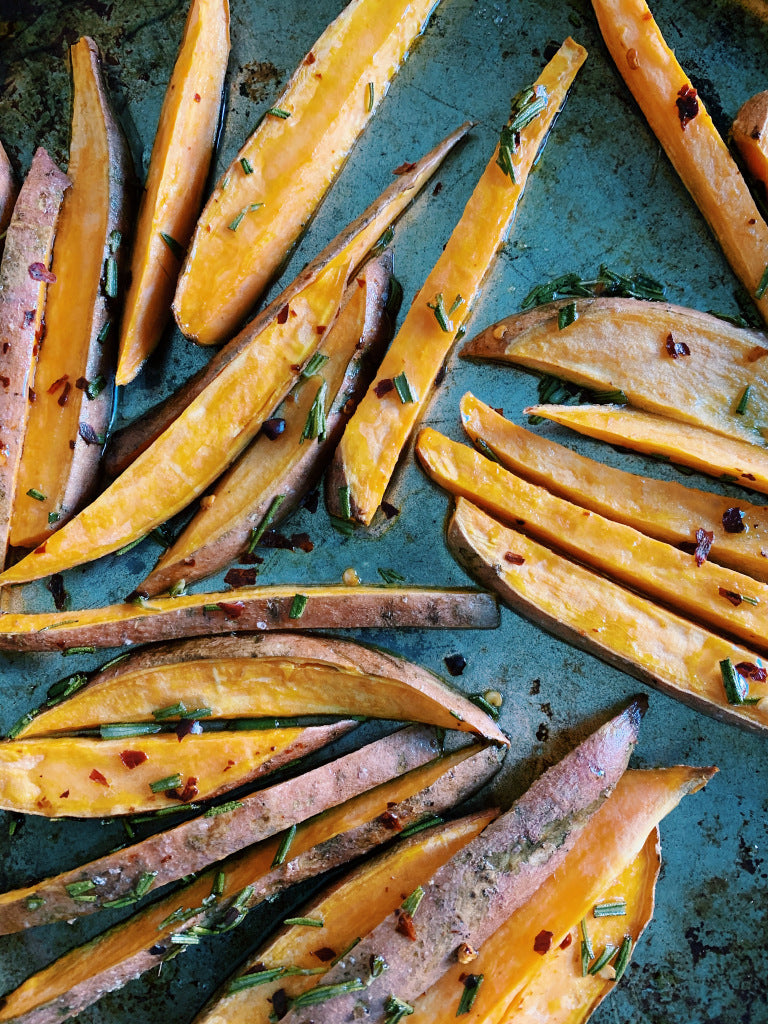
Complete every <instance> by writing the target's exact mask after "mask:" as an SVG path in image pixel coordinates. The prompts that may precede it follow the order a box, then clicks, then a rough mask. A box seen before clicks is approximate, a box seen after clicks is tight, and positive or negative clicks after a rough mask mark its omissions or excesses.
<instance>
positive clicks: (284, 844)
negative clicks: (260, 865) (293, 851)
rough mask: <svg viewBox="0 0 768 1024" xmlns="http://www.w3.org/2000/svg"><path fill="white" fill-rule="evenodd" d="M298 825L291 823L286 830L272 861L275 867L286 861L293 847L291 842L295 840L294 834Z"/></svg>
mask: <svg viewBox="0 0 768 1024" xmlns="http://www.w3.org/2000/svg"><path fill="white" fill-rule="evenodd" d="M296 827H297V826H296V825H291V827H290V828H289V829H288V830H287V831H286V833H285V835H284V836H283V838H282V839H281V841H280V845H279V846H278V848H277V853H276V854H275V859H274V860H273V861H272V867H273V868H276V867H279V866H280V865H281V864H284V863H285V859H286V857H287V856H288V851H289V850H290V848H291V843H292V842H293V839H294V836H295V835H296Z"/></svg>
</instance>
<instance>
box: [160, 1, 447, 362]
mask: <svg viewBox="0 0 768 1024" xmlns="http://www.w3.org/2000/svg"><path fill="white" fill-rule="evenodd" d="M434 6H435V4H434V0H417V2H415V3H414V2H404V0H391V2H390V3H387V4H381V3H379V2H378V0H353V2H352V3H350V4H349V6H348V7H346V8H345V10H343V11H342V12H341V14H340V15H339V16H338V17H337V18H336V19H335V21H333V22H331V24H330V25H329V26H328V28H327V29H326V30H325V32H324V33H323V34H322V35H321V36H320V38H319V39H318V40H317V42H316V43H315V44H314V46H313V47H312V49H311V50H310V52H309V53H308V54H307V56H306V57H305V58H304V60H303V61H302V63H301V64H300V65H299V67H298V69H297V71H296V72H295V73H294V75H293V77H292V78H291V80H290V82H289V83H288V86H287V88H286V90H285V91H284V92H283V94H282V95H281V96H280V97H279V99H278V100H277V101H276V103H275V106H274V107H272V108H271V110H270V111H268V112H267V114H266V116H265V117H264V120H263V121H262V122H261V124H260V125H259V127H258V128H257V129H256V131H255V132H254V133H253V135H252V136H251V137H250V138H249V139H248V141H247V142H246V143H245V145H244V146H243V147H242V149H241V150H240V152H239V153H238V154H237V156H236V158H235V160H234V161H233V162H232V165H231V166H230V168H229V169H228V170H227V171H226V172H225V174H224V176H223V178H222V179H221V181H220V182H219V184H218V185H217V186H216V189H215V190H214V192H213V195H212V196H211V198H210V199H209V200H208V202H207V204H206V206H205V209H204V210H203V212H202V215H201V216H200V220H199V221H198V224H197V227H196V228H195V233H194V236H193V238H192V242H191V244H190V248H189V253H188V255H187V259H186V262H185V264H184V267H183V269H182V272H181V276H180V278H179V282H178V287H177V290H176V297H175V299H174V304H173V305H174V312H175V314H176V320H177V323H178V325H179V327H180V328H181V330H182V331H183V332H184V334H186V335H188V336H189V337H190V338H193V339H194V340H195V341H197V342H199V343H200V344H204V345H210V344H215V343H218V342H221V341H225V340H226V339H227V338H229V337H231V335H232V334H233V333H234V331H235V329H236V328H237V327H238V326H239V324H240V323H241V322H242V321H243V320H244V319H245V317H246V315H247V314H248V313H249V311H250V309H251V307H252V306H253V305H254V304H255V302H256V300H257V299H258V298H259V296H260V295H261V293H262V292H263V291H264V289H265V288H266V286H267V284H268V283H269V281H270V280H271V279H272V277H273V276H274V275H275V272H276V271H277V269H278V268H279V266H280V264H281V263H282V261H283V260H284V258H285V256H286V253H287V252H288V251H289V249H290V248H291V246H292V245H293V243H294V242H295V240H296V239H297V237H298V236H299V234H300V232H301V230H302V229H303V228H304V226H305V225H306V224H307V222H308V221H309V220H310V218H311V216H312V213H313V211H314V209H315V207H316V206H317V204H318V203H319V202H320V200H321V199H322V198H323V195H324V194H325V192H326V189H327V188H328V187H329V185H330V184H331V182H332V180H333V178H334V177H335V176H336V174H337V172H338V171H339V170H340V169H341V166H342V164H343V162H344V160H345V158H346V157H347V155H348V154H349V151H350V150H351V148H352V146H353V144H354V142H355V140H356V139H357V138H358V136H359V135H360V133H361V132H362V131H363V129H364V128H365V126H366V125H367V124H368V122H369V120H370V119H371V117H372V116H373V113H374V111H375V110H376V108H377V107H378V105H379V102H380V101H381V99H382V98H383V96H384V94H385V92H386V90H387V86H388V84H389V82H390V80H391V78H392V77H393V76H394V75H395V73H396V72H397V70H398V68H399V66H400V64H401V63H402V61H403V60H404V59H405V57H406V54H407V53H408V50H409V48H410V47H411V45H412V43H413V41H414V39H415V38H416V37H417V36H418V35H419V33H420V32H421V31H422V30H423V28H424V26H425V25H426V22H427V20H428V18H429V15H430V14H431V13H432V9H433V8H434Z"/></svg>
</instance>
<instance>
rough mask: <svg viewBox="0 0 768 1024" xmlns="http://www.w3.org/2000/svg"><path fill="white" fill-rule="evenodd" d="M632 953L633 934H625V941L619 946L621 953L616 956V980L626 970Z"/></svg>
mask: <svg viewBox="0 0 768 1024" xmlns="http://www.w3.org/2000/svg"><path fill="white" fill-rule="evenodd" d="M631 954H632V936H631V935H625V936H624V941H623V942H622V944H621V946H620V947H619V955H618V956H617V957H616V963H615V964H614V969H615V971H616V975H615V977H614V979H613V980H614V981H618V980H619V978H620V977H621V976H622V974H623V973H624V971H626V969H627V964H628V963H629V958H630V956H631Z"/></svg>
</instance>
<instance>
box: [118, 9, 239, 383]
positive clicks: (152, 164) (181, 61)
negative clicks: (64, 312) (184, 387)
mask: <svg viewBox="0 0 768 1024" xmlns="http://www.w3.org/2000/svg"><path fill="white" fill-rule="evenodd" d="M228 57H229V3H228V0H192V3H191V4H190V8H189V13H188V14H187V21H186V24H185V26H184V35H183V38H182V41H181V46H180V48H179V55H178V57H177V58H176V64H175V67H174V69H173V74H172V75H171V80H170V82H169V84H168V90H167V92H166V94H165V100H164V102H163V109H162V110H161V112H160V122H159V124H158V127H157V134H156V135H155V142H154V145H153V147H152V156H151V158H150V161H149V171H148V173H147V181H146V185H145V187H144V194H143V196H142V201H141V209H140V210H139V220H138V224H137V227H136V240H135V242H134V246H133V254H132V257H131V284H130V288H129V290H128V295H127V297H126V301H125V310H124V312H123V317H122V322H121V329H120V354H119V361H118V366H117V383H118V384H127V383H129V382H130V381H131V380H133V378H134V377H135V376H136V374H137V373H138V372H139V370H140V369H141V367H142V365H143V363H144V361H145V360H146V358H147V357H148V356H149V355H150V353H151V352H152V351H153V350H154V348H155V346H156V345H157V344H158V342H159V341H160V339H161V337H162V334H163V330H164V329H165V326H166V324H167V322H168V320H169V319H170V316H171V302H172V300H173V293H174V291H175V288H176V279H177V278H178V275H179V270H180V269H181V260H182V259H183V257H184V252H185V251H186V248H187V246H188V244H189V240H190V238H191V237H192V231H193V230H194V226H195V221H196V220H197V216H198V214H199V212H200V207H201V205H202V202H203V190H204V188H205V183H206V181H207V178H208V169H209V167H210V163H211V157H212V154H213V146H214V142H215V139H216V127H217V124H218V120H219V111H220V108H221V96H222V89H223V87H224V76H225V73H226V70H227V59H228Z"/></svg>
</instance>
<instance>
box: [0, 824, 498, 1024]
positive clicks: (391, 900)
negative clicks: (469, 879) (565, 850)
mask: <svg viewBox="0 0 768 1024" xmlns="http://www.w3.org/2000/svg"><path fill="white" fill-rule="evenodd" d="M496 814H497V812H495V811H490V812H489V811H484V812H482V811H481V812H478V813H476V814H473V815H470V816H469V817H466V818H460V819H458V820H457V821H453V822H450V823H448V824H446V825H440V826H438V827H436V828H432V829H429V830H428V831H425V832H422V833H420V834H418V835H415V836H412V837H411V838H409V839H404V840H402V841H400V842H399V843H397V845H396V846H394V847H392V848H390V849H389V850H387V851H386V852H384V853H382V854H380V855H379V856H378V857H376V858H375V859H373V860H369V861H367V862H365V863H364V864H361V865H360V866H359V867H358V868H357V869H356V870H354V871H353V872H351V873H350V874H349V875H348V876H347V877H346V878H344V879H342V880H341V881H340V882H337V883H336V884H335V885H332V886H331V887H330V888H329V889H327V890H326V891H325V892H323V893H322V895H321V896H320V897H318V898H316V899H315V900H314V901H313V902H312V903H310V904H309V906H307V907H305V908H304V909H303V911H302V918H304V919H307V918H308V919H310V920H316V921H322V922H323V928H322V931H321V932H320V931H318V933H317V934H312V932H311V931H310V929H308V928H307V927H302V926H301V925H297V924H293V925H290V924H288V925H286V926H285V927H284V928H283V929H282V930H281V932H280V933H279V934H278V935H277V936H276V937H275V938H274V939H272V941H271V942H269V943H268V944H267V945H266V946H265V947H264V948H262V949H260V950H259V952H258V953H257V954H256V956H255V957H252V958H251V959H250V960H249V961H248V962H247V964H246V965H245V968H241V970H240V971H239V972H238V973H237V974H236V975H235V976H234V977H233V978H231V979H230V981H229V982H228V983H227V984H226V985H225V986H224V988H223V990H222V991H221V993H219V995H217V996H214V998H213V999H212V1000H211V1002H210V1003H209V1005H208V1006H207V1007H205V1008H204V1009H203V1010H202V1012H201V1013H200V1014H199V1015H198V1016H197V1017H196V1018H195V1024H226V1022H231V1021H237V1020H244V1019H247V1020H249V1021H253V1024H268V1022H269V1020H270V1014H271V1012H272V1008H273V1006H274V1005H275V1002H274V1001H275V999H278V1000H280V996H279V995H278V994H277V993H278V992H282V993H283V995H284V996H285V998H284V999H283V1000H282V1003H283V1005H290V1001H291V1000H295V999H296V997H297V996H300V995H301V994H302V993H304V992H307V990H308V989H309V988H311V986H312V983H313V981H315V980H316V977H313V974H314V972H317V971H322V968H323V963H326V964H327V963H328V962H329V961H332V960H333V959H334V958H335V957H336V956H337V955H339V954H343V952H344V950H346V949H348V948H349V946H350V944H351V943H354V941H355V939H356V938H358V937H359V936H361V935H365V934H366V933H368V932H369V931H371V930H372V928H374V927H375V926H376V925H378V924H380V923H381V921H383V920H384V919H385V918H386V917H387V916H388V915H390V914H393V913H395V912H396V911H397V910H398V908H399V907H400V904H401V903H402V901H403V898H404V895H407V894H408V893H410V892H413V891H414V890H416V889H417V888H418V887H419V886H421V885H423V884H426V883H427V881H428V879H429V878H430V876H431V875H432V874H434V872H435V871H437V870H438V868H440V867H442V866H443V865H444V864H445V863H446V862H447V861H448V860H449V859H450V858H451V857H453V856H454V855H455V854H457V853H458V852H459V851H460V850H462V849H464V848H465V847H466V846H467V844H468V843H469V842H471V840H472V839H474V838H475V837H476V836H477V835H478V834H479V833H480V832H482V830H483V829H484V828H485V827H486V826H487V825H488V824H490V822H491V821H492V820H493V818H494V817H495V816H496ZM326 951H327V952H326ZM289 965H290V966H295V967H298V968H299V969H301V970H306V971H312V972H313V973H312V974H305V975H301V974H298V973H291V972H290V971H289V970H288V967H289ZM265 970H266V971H274V972H276V975H277V976H276V977H272V978H269V976H267V977H268V980H267V981H266V984H259V983H258V982H259V977H258V976H259V974H260V973H261V972H263V971H265ZM1 1019H2V1017H0V1020H1Z"/></svg>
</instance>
